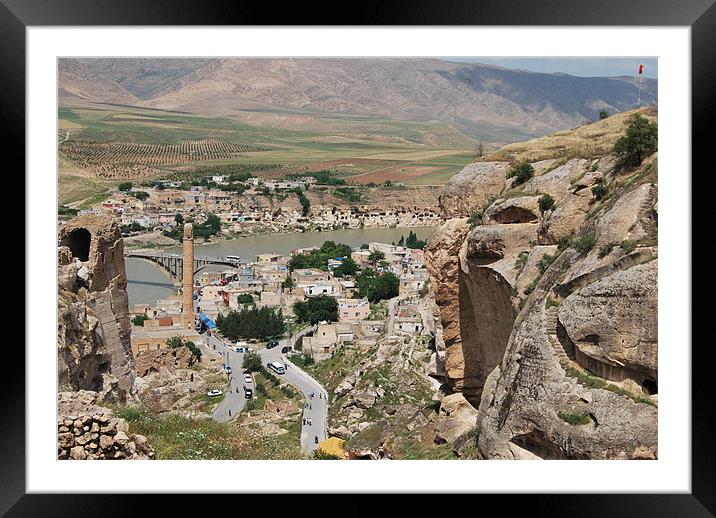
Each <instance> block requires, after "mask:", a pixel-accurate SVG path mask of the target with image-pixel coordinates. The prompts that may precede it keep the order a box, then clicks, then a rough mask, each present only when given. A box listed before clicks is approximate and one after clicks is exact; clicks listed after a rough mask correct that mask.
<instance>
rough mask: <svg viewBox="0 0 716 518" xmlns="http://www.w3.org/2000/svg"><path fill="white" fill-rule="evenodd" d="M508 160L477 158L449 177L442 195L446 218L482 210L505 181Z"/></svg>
mask: <svg viewBox="0 0 716 518" xmlns="http://www.w3.org/2000/svg"><path fill="white" fill-rule="evenodd" d="M509 169H510V164H509V162H476V163H474V164H468V165H466V166H465V167H464V168H463V169H462V171H460V172H459V173H457V174H456V175H455V176H453V177H452V178H451V179H450V181H448V183H447V185H446V186H445V189H444V190H443V192H442V194H441V195H440V196H439V198H438V199H439V202H440V209H441V213H442V217H443V218H465V217H469V216H470V215H471V214H472V213H473V212H475V211H478V210H482V209H484V208H485V205H487V203H488V202H489V200H490V199H491V198H494V197H496V196H497V195H499V194H500V191H502V188H503V187H504V185H505V176H506V174H507V171H509Z"/></svg>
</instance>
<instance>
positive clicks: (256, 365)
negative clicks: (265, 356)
mask: <svg viewBox="0 0 716 518" xmlns="http://www.w3.org/2000/svg"><path fill="white" fill-rule="evenodd" d="M241 367H242V368H243V369H244V370H247V371H249V372H258V371H260V370H261V356H259V355H258V353H246V354H244V361H243V363H242V364H241ZM257 391H258V388H257Z"/></svg>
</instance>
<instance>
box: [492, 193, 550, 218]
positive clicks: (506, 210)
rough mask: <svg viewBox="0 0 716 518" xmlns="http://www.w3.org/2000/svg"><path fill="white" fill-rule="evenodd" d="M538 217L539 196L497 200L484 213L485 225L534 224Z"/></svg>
mask: <svg viewBox="0 0 716 518" xmlns="http://www.w3.org/2000/svg"><path fill="white" fill-rule="evenodd" d="M539 216H540V210H539V196H518V197H516V198H508V199H506V200H497V201H495V203H493V204H492V205H490V207H488V209H487V210H486V211H485V214H484V216H483V220H484V223H485V224H492V223H536V222H537V220H538V219H539Z"/></svg>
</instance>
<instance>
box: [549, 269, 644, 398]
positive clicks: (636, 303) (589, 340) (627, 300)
mask: <svg viewBox="0 0 716 518" xmlns="http://www.w3.org/2000/svg"><path fill="white" fill-rule="evenodd" d="M657 314H658V299H657V263H656V261H651V262H648V263H645V264H641V265H637V266H634V267H632V268H629V269H627V270H624V271H618V272H616V273H613V274H611V275H608V276H606V277H604V278H602V279H600V280H598V281H596V282H594V283H592V284H590V285H588V286H585V287H584V288H582V289H580V290H578V291H576V292H574V293H572V294H571V295H569V296H568V297H567V298H566V299H565V300H564V302H563V303H562V304H561V305H560V307H559V312H558V315H559V323H560V325H561V326H562V327H563V328H564V331H565V338H566V339H567V340H568V344H569V348H570V349H572V350H571V351H570V352H571V353H572V354H573V356H574V358H575V361H576V362H577V363H578V364H579V365H581V366H583V367H585V368H586V369H588V370H589V371H590V372H592V373H595V374H597V375H598V376H600V377H602V378H604V379H607V380H612V381H624V380H625V379H632V380H634V381H635V382H637V383H638V384H640V385H642V386H644V387H645V388H647V389H648V391H649V392H656V384H657V382H658V371H657V341H658V340H657Z"/></svg>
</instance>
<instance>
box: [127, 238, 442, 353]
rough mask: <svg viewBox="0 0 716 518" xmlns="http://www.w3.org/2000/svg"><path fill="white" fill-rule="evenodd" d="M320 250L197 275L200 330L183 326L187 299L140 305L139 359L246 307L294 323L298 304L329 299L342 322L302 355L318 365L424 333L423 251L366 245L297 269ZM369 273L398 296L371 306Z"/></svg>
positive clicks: (135, 342)
mask: <svg viewBox="0 0 716 518" xmlns="http://www.w3.org/2000/svg"><path fill="white" fill-rule="evenodd" d="M323 248H328V249H330V248H335V245H334V244H333V243H330V242H327V243H325V244H324V247H323ZM320 250H321V247H318V246H315V247H310V248H304V249H297V250H293V251H291V254H290V256H281V255H279V254H274V253H266V254H260V255H257V256H256V257H254V258H251V260H249V261H247V262H242V263H240V264H237V266H236V267H233V268H227V269H225V270H223V271H206V272H202V273H199V274H197V276H196V278H195V280H194V301H195V306H196V312H195V313H196V326H195V329H187V328H186V326H184V325H183V323H182V312H183V306H182V295H175V296H170V297H168V298H166V299H163V300H159V301H157V304H156V305H144V304H139V305H135V306H134V307H132V308H130V314H131V317H132V318H133V319H135V321H136V322H141V325H139V326H135V327H134V328H133V331H132V351H133V353H134V354H139V353H141V352H143V351H148V350H156V349H161V348H166V347H168V345H167V344H166V340H167V339H168V338H170V337H172V336H184V335H186V336H187V337H191V336H193V335H194V331H195V330H201V329H202V325H204V327H205V324H203V322H202V320H201V318H204V319H205V320H206V321H207V322H215V321H216V320H217V319H218V318H219V317H220V316H226V315H228V314H229V313H230V312H232V311H238V310H241V309H242V308H244V307H247V306H248V305H255V306H256V307H257V308H270V309H271V310H274V311H276V312H279V311H280V312H281V314H282V315H283V316H284V318H285V319H286V320H287V322H290V323H296V321H297V319H296V314H295V310H294V308H295V306H296V304H297V303H302V302H304V301H307V300H310V299H317V298H325V297H329V298H331V299H334V300H335V303H336V308H337V311H336V313H335V314H336V316H337V319H336V321H335V322H326V321H321V322H320V323H319V325H318V328H317V329H316V331H315V333H313V335H312V336H306V337H304V339H303V353H304V354H307V355H309V356H310V357H311V358H313V359H316V360H320V359H323V358H325V357H327V356H330V355H331V353H332V352H333V351H335V349H336V348H337V347H338V346H339V345H341V344H345V343H350V342H354V341H355V340H357V339H363V338H366V337H376V336H379V335H380V334H381V333H384V332H386V331H388V332H389V333H390V334H397V335H405V336H410V335H413V334H417V335H420V334H421V332H422V331H423V329H425V328H426V325H425V323H424V322H423V316H422V315H424V314H425V312H424V311H422V312H421V307H425V306H426V304H427V300H426V298H425V296H426V294H427V293H428V284H429V281H428V273H427V270H426V268H425V263H424V261H423V250H422V249H421V248H409V247H407V246H399V245H393V244H385V243H367V244H365V245H363V246H361V247H355V248H354V249H352V250H351V252H350V255H346V256H343V257H333V258H329V259H328V260H326V262H325V264H319V265H317V266H316V267H312V268H292V259H294V258H296V257H297V256H301V255H306V254H309V253H311V252H319V251H320ZM293 262H294V263H295V262H296V261H293ZM346 264H350V265H351V271H354V272H355V273H354V274H352V275H351V274H344V273H343V272H342V268H344V267H345V265H346ZM366 271H371V272H377V273H378V275H381V276H385V277H388V276H390V277H391V278H392V279H395V286H394V287H393V291H389V292H387V293H386V294H381V295H376V296H374V297H373V300H369V298H368V296H367V294H366V293H365V292H366V288H365V287H364V288H363V289H362V288H361V287H359V286H358V285H357V283H356V277H357V276H358V275H360V273H359V272H366ZM383 296H385V297H387V298H389V299H392V300H393V301H394V304H391V305H390V311H388V312H386V311H383V313H385V314H379V313H380V310H381V309H384V306H387V304H386V302H385V300H383V301H381V299H379V297H383ZM199 315H201V318H200V316H199ZM137 317H139V319H137Z"/></svg>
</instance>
